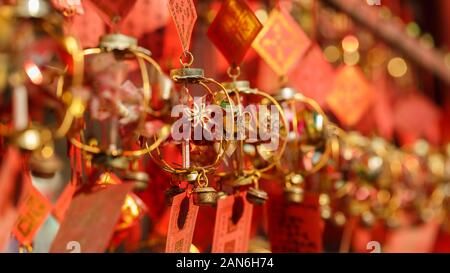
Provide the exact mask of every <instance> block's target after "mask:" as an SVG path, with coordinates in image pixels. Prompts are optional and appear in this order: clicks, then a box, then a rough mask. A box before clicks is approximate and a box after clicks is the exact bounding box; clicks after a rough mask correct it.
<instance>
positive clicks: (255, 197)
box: [247, 188, 269, 205]
mask: <svg viewBox="0 0 450 273" xmlns="http://www.w3.org/2000/svg"><path fill="white" fill-rule="evenodd" d="M267 199H269V195H268V194H267V192H265V191H263V190H260V189H256V188H250V189H249V190H248V191H247V201H249V202H250V203H252V204H255V205H262V204H264V203H265V202H266V201H267Z"/></svg>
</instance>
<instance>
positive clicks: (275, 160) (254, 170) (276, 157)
mask: <svg viewBox="0 0 450 273" xmlns="http://www.w3.org/2000/svg"><path fill="white" fill-rule="evenodd" d="M229 74H230V73H229ZM234 79H235V77H234ZM230 91H231V92H233V93H234V94H236V98H237V101H238V103H239V104H240V101H241V94H249V95H255V96H261V97H263V98H265V99H267V100H269V101H270V102H271V103H272V104H273V105H274V106H275V107H276V108H277V110H278V113H279V114H280V117H281V120H282V124H283V125H284V128H285V129H286V130H285V136H284V137H283V138H282V139H283V142H282V145H281V148H280V149H278V151H277V153H276V154H275V155H274V156H272V160H271V161H272V162H271V163H270V164H269V165H267V166H266V167H263V168H259V169H258V168H255V167H253V168H252V170H243V171H242V172H243V174H244V175H253V174H258V175H260V174H261V173H264V172H267V171H269V170H271V169H272V168H273V167H275V166H276V165H277V164H278V162H279V160H280V159H281V156H282V155H283V154H284V151H285V149H286V145H287V133H288V128H289V126H288V123H287V119H286V115H285V114H284V110H283V108H282V107H281V105H280V104H279V103H278V102H277V101H276V100H275V99H274V98H273V97H272V96H271V95H269V94H267V93H266V92H263V91H260V90H258V89H248V90H246V91H243V90H239V88H237V87H233V88H232V89H230ZM238 109H239V114H240V115H242V113H241V109H240V108H238ZM242 142H243V141H242V140H241V143H242ZM239 152H241V153H242V151H239Z"/></svg>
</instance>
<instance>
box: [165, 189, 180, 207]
mask: <svg viewBox="0 0 450 273" xmlns="http://www.w3.org/2000/svg"><path fill="white" fill-rule="evenodd" d="M183 192H184V189H182V188H180V187H177V186H173V187H170V188H169V189H167V190H166V192H165V196H166V203H167V204H168V205H169V206H171V205H172V202H173V198H174V197H175V196H177V195H178V194H180V193H183Z"/></svg>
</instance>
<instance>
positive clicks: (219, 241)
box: [211, 193, 253, 253]
mask: <svg viewBox="0 0 450 273" xmlns="http://www.w3.org/2000/svg"><path fill="white" fill-rule="evenodd" d="M252 212H253V205H252V204H250V203H249V202H248V201H247V200H246V198H245V193H242V194H240V195H239V196H228V197H227V198H225V199H221V200H219V201H218V204H217V214H216V223H215V226H214V238H213V245H212V251H211V252H212V253H245V252H247V251H248V242H249V239H250V227H251V224H252ZM236 217H239V218H236Z"/></svg>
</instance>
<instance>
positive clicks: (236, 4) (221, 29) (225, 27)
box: [207, 0, 262, 65]
mask: <svg viewBox="0 0 450 273" xmlns="http://www.w3.org/2000/svg"><path fill="white" fill-rule="evenodd" d="M261 29H262V25H261V23H260V22H259V20H258V18H257V17H256V15H255V14H254V13H253V11H252V10H251V9H250V7H249V6H248V5H247V3H246V2H245V1H244V0H227V1H225V2H224V3H223V4H222V7H221V9H220V10H219V13H218V14H217V16H216V18H215V19H214V21H213V22H212V24H211V26H210V27H209V29H208V33H207V35H208V37H209V39H210V40H211V41H212V42H213V43H214V45H215V46H216V47H217V48H218V49H219V50H220V52H222V54H223V55H224V56H225V58H226V59H227V61H228V62H229V63H230V65H232V64H235V65H239V64H240V63H241V62H242V60H243V59H244V56H245V54H246V53H247V51H248V49H249V48H250V46H251V45H252V42H253V40H255V38H256V36H257V35H258V33H259V32H260V31H261Z"/></svg>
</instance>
